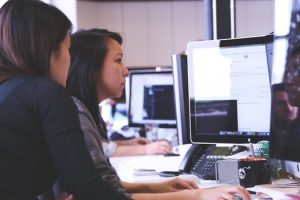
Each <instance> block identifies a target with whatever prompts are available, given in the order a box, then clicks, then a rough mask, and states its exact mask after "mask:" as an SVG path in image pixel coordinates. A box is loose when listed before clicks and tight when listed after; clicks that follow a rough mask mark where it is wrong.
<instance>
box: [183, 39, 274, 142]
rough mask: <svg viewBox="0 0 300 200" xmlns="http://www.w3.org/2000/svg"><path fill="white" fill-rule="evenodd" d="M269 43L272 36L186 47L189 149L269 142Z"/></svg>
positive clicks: (205, 42) (210, 41)
mask: <svg viewBox="0 0 300 200" xmlns="http://www.w3.org/2000/svg"><path fill="white" fill-rule="evenodd" d="M272 40H273V36H261V37H250V38H239V39H227V40H209V41H197V42H191V43H188V46H187V50H188V81H189V82H188V84H189V103H190V109H189V112H190V113H189V114H190V128H191V130H190V132H191V140H192V142H193V143H246V142H248V141H249V139H250V141H251V142H258V141H260V140H266V139H269V133H270V123H269V122H270V113H271V91H270V78H269V65H268V53H267V49H268V48H267V43H272ZM269 50H270V49H269ZM269 55H271V54H269Z"/></svg>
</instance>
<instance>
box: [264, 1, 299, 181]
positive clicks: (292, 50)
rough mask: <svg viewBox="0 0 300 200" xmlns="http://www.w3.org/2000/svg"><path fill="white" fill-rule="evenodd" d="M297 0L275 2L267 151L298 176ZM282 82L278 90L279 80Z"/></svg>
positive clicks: (288, 170) (287, 169)
mask: <svg viewBox="0 0 300 200" xmlns="http://www.w3.org/2000/svg"><path fill="white" fill-rule="evenodd" d="M299 14H300V1H293V0H290V1H276V2H275V32H274V37H275V40H274V59H273V70H272V84H273V88H274V90H273V91H272V92H273V94H272V97H273V99H272V103H273V104H272V105H273V106H272V120H271V140H270V155H271V157H272V158H276V159H280V160H285V162H284V167H285V169H286V171H287V172H289V173H292V174H293V175H295V176H297V177H300V164H299V162H300V155H299V152H300V121H299V120H300V119H299V114H298V113H296V111H295V108H297V109H299V106H300V101H299V100H300V99H299V95H300V94H299V92H300V90H299V87H300V84H299V79H300V73H299V72H300V63H299V55H300V21H299ZM281 83H283V84H284V85H283V86H284V87H282V88H281V90H279V89H276V88H278V84H281Z"/></svg>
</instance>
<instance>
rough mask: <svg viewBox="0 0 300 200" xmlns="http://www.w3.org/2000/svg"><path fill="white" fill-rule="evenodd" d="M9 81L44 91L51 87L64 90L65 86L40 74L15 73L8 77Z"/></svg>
mask: <svg viewBox="0 0 300 200" xmlns="http://www.w3.org/2000/svg"><path fill="white" fill-rule="evenodd" d="M10 81H11V82H14V83H15V84H18V85H20V86H21V87H32V88H33V89H43V90H44V92H45V91H48V90H51V89H56V90H65V88H64V87H63V86H62V85H60V84H58V83H56V82H55V81H52V80H50V79H49V78H45V77H40V76H29V75H15V76H13V77H11V78H10Z"/></svg>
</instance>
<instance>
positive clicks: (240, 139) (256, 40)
mask: <svg viewBox="0 0 300 200" xmlns="http://www.w3.org/2000/svg"><path fill="white" fill-rule="evenodd" d="M273 38H274V37H273V35H272V34H271V35H264V36H256V37H245V38H235V39H223V40H208V41H196V42H190V43H188V45H187V55H188V74H189V75H188V80H189V102H188V103H189V109H188V112H189V118H190V124H189V129H190V133H189V134H190V138H191V142H192V143H193V144H201V143H205V144H214V143H249V142H252V143H257V142H259V141H262V140H268V141H269V140H270V136H263V135H261V136H231V135H197V134H195V127H194V126H193V124H192V121H193V119H191V103H192V100H191V95H193V91H192V88H191V84H190V81H192V79H193V77H192V75H191V74H192V72H191V69H190V67H189V65H191V64H193V60H192V58H191V56H189V55H191V53H192V51H193V49H194V48H205V47H230V46H238V45H240V46H245V45H256V44H265V45H266V44H267V43H271V42H273ZM199 43H201V44H200V46H199ZM266 56H267V55H266ZM269 69H270V68H269V66H268V72H269ZM269 73H270V72H269Z"/></svg>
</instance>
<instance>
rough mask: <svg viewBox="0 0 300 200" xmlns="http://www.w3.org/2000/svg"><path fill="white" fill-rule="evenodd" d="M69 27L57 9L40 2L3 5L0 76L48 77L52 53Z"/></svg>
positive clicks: (14, 0)
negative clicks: (26, 75) (25, 75)
mask: <svg viewBox="0 0 300 200" xmlns="http://www.w3.org/2000/svg"><path fill="white" fill-rule="evenodd" d="M71 26H72V24H71V22H70V20H69V19H68V18H67V17H66V16H65V15H64V14H63V13H62V12H61V11H60V10H59V9H57V8H56V7H54V6H51V5H49V4H46V3H44V2H42V1H39V0H9V1H8V2H6V3H5V4H4V5H3V6H2V8H1V9H0V77H1V75H2V76H4V77H5V76H9V75H12V74H17V73H24V74H32V75H40V76H49V68H50V57H51V53H52V52H53V51H54V50H57V49H58V48H59V45H60V43H61V42H62V41H63V40H64V39H65V37H66V34H67V32H68V31H70V29H71ZM2 78H3V77H2Z"/></svg>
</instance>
